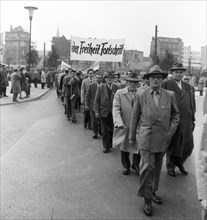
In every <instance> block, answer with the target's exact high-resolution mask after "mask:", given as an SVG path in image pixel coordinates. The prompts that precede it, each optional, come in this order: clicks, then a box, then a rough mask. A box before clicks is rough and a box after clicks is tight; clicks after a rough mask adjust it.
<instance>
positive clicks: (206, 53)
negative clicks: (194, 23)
mask: <svg viewBox="0 0 207 220" xmlns="http://www.w3.org/2000/svg"><path fill="white" fill-rule="evenodd" d="M201 66H202V69H203V70H204V71H207V46H202V47H201Z"/></svg>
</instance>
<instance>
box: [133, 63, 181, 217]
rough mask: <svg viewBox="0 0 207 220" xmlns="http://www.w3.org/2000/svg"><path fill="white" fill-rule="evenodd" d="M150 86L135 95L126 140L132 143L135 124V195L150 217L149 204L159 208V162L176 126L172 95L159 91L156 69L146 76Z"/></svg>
mask: <svg viewBox="0 0 207 220" xmlns="http://www.w3.org/2000/svg"><path fill="white" fill-rule="evenodd" d="M146 77H149V82H150V86H149V88H148V89H146V90H144V91H143V92H142V93H138V94H137V98H136V100H135V103H134V106H133V110H132V114H131V119H130V131H129V140H130V142H131V143H134V142H135V140H136V131H137V126H138V124H139V133H138V147H139V150H140V155H141V163H140V188H139V191H138V195H139V196H141V197H143V198H144V199H145V203H144V207H143V211H144V214H145V215H147V216H151V215H152V201H153V202H155V203H157V204H162V199H161V198H160V197H159V196H157V194H156V192H157V191H158V186H159V179H160V173H161V168H162V161H163V157H164V154H165V152H166V150H167V146H168V143H169V142H170V138H171V137H172V135H173V134H174V133H175V131H176V128H177V126H178V123H179V111H178V108H177V104H176V100H175V95H174V92H171V91H167V90H165V89H162V88H161V83H162V81H163V78H165V77H167V73H163V72H162V70H161V69H160V68H159V66H157V65H155V66H152V67H151V68H150V70H149V73H148V74H147V75H146Z"/></svg>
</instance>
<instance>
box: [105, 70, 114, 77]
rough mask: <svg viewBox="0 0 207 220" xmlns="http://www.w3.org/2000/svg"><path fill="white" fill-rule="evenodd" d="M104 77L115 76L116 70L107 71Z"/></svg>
mask: <svg viewBox="0 0 207 220" xmlns="http://www.w3.org/2000/svg"><path fill="white" fill-rule="evenodd" d="M104 78H115V76H114V72H113V71H109V72H107V73H106V75H105V77H104Z"/></svg>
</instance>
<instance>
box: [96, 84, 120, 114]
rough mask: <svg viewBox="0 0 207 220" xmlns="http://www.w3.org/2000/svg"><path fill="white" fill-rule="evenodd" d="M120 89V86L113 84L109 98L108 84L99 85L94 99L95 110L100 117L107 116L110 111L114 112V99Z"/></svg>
mask: <svg viewBox="0 0 207 220" xmlns="http://www.w3.org/2000/svg"><path fill="white" fill-rule="evenodd" d="M118 89H119V87H118V86H117V85H116V84H113V86H112V93H111V97H110V99H109V96H108V90H107V84H102V85H101V86H100V87H98V89H97V92H96V96H95V101H94V111H95V113H98V114H99V115H100V117H107V115H108V113H109V112H111V113H112V105H113V99H114V95H115V93H116V91H117V90H118Z"/></svg>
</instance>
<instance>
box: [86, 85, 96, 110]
mask: <svg viewBox="0 0 207 220" xmlns="http://www.w3.org/2000/svg"><path fill="white" fill-rule="evenodd" d="M97 87H98V85H97V83H91V84H90V85H89V87H88V90H87V92H86V99H85V104H86V108H89V109H90V110H91V111H94V100H95V96H96V91H97Z"/></svg>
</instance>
